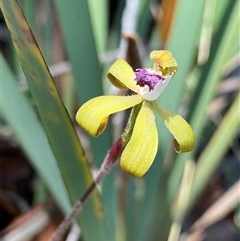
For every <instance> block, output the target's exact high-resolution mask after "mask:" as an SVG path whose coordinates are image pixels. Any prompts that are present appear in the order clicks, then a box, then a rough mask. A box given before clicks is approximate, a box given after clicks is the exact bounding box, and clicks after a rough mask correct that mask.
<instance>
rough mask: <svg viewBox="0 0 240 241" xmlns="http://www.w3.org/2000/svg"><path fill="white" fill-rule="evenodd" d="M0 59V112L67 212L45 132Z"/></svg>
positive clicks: (65, 199) (68, 204)
mask: <svg viewBox="0 0 240 241" xmlns="http://www.w3.org/2000/svg"><path fill="white" fill-rule="evenodd" d="M0 63H1V76H2V77H1V87H2V91H1V104H0V114H1V115H3V117H4V119H5V120H6V121H7V123H8V124H9V125H10V126H11V128H12V130H13V132H14V134H15V135H16V137H17V139H18V141H19V144H20V146H21V147H22V148H23V150H24V151H25V153H26V154H27V155H28V157H29V159H30V161H31V163H32V165H33V166H34V168H35V170H36V171H37V173H38V174H39V176H40V177H41V179H42V180H44V181H45V184H46V185H47V187H48V188H49V190H50V191H51V193H52V194H53V195H54V197H55V199H56V201H57V202H58V204H59V206H60V207H61V209H62V211H63V212H64V213H67V212H69V211H70V208H71V205H70V201H69V198H68V195H67V192H66V188H65V185H64V183H63V180H62V177H61V174H60V171H59V169H58V166H57V163H56V159H55V157H54V155H53V153H52V150H51V147H50V146H49V143H48V140H47V137H46V134H45V132H44V130H43V128H42V126H41V124H40V123H39V120H38V119H37V115H36V114H35V113H34V111H33V109H32V107H31V105H30V104H29V102H28V101H27V99H26V97H25V96H24V95H23V94H22V93H21V92H20V91H19V90H18V89H17V87H16V83H15V79H14V76H13V74H12V73H11V71H10V69H9V68H8V66H7V64H6V61H5V59H4V58H3V57H2V55H0Z"/></svg>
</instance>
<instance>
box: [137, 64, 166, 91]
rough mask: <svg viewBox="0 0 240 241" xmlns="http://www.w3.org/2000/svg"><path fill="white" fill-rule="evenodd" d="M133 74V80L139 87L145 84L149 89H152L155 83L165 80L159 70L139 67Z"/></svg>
mask: <svg viewBox="0 0 240 241" xmlns="http://www.w3.org/2000/svg"><path fill="white" fill-rule="evenodd" d="M135 74H136V79H135V81H137V85H139V86H141V87H144V86H145V85H147V86H148V87H149V91H152V90H154V87H155V85H156V84H158V83H159V82H160V81H162V82H163V81H164V80H165V78H164V77H163V76H162V75H161V72H159V73H158V72H157V71H154V70H148V69H143V68H140V69H136V71H135Z"/></svg>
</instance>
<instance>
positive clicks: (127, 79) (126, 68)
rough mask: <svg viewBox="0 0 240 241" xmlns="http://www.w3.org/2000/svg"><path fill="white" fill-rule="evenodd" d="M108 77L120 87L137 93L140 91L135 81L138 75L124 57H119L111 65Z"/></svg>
mask: <svg viewBox="0 0 240 241" xmlns="http://www.w3.org/2000/svg"><path fill="white" fill-rule="evenodd" d="M107 77H108V79H109V80H110V81H111V83H112V84H113V85H114V86H116V87H118V88H119V89H130V90H132V91H134V92H135V93H137V92H138V86H137V85H136V81H134V80H135V78H136V75H135V73H134V71H133V69H132V67H131V66H130V65H129V64H128V63H127V62H126V61H125V60H124V59H118V60H116V61H115V62H114V63H113V64H112V65H111V67H110V68H109V70H108V73H107Z"/></svg>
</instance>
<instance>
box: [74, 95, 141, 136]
mask: <svg viewBox="0 0 240 241" xmlns="http://www.w3.org/2000/svg"><path fill="white" fill-rule="evenodd" d="M141 101H142V99H141V97H140V96H138V95H132V96H99V97H96V98H93V99H91V100H89V101H87V102H86V103H85V104H83V105H82V106H81V107H80V109H79V110H78V111H77V114H76V121H77V123H78V124H79V125H80V126H82V127H83V129H85V130H86V131H87V132H88V133H89V134H90V135H92V136H95V137H96V136H99V135H100V134H101V133H102V132H103V131H104V129H105V128H106V125H107V122H108V117H109V115H111V114H113V113H116V112H118V111H122V110H125V109H128V108H130V107H132V106H134V105H137V104H139V103H140V102H141Z"/></svg>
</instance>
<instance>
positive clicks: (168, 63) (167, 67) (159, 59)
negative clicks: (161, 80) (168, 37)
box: [150, 50, 178, 75]
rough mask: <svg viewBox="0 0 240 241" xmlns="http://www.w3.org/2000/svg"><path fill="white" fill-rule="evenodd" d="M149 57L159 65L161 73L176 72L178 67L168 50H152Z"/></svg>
mask: <svg viewBox="0 0 240 241" xmlns="http://www.w3.org/2000/svg"><path fill="white" fill-rule="evenodd" d="M150 59H152V60H153V61H154V62H155V63H156V64H157V65H158V66H159V67H160V70H161V71H162V73H163V75H165V74H170V73H173V72H176V71H177V69H178V65H177V61H176V60H175V59H174V58H173V56H172V53H171V52H170V51H167V50H159V51H157V50H155V51H152V52H151V53H150Z"/></svg>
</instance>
